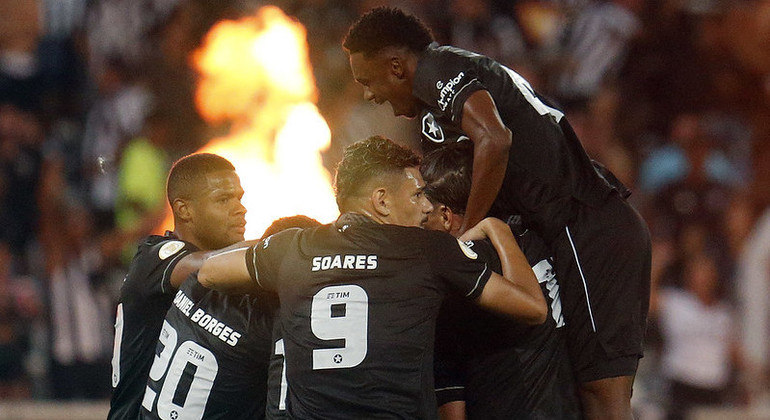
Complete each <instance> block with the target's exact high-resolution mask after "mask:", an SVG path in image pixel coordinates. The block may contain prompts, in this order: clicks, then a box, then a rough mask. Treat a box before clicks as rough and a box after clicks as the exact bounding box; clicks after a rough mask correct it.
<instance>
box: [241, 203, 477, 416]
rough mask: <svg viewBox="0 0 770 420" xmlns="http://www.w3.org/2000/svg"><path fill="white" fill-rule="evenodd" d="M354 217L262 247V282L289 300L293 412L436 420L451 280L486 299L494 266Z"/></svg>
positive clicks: (449, 242)
mask: <svg viewBox="0 0 770 420" xmlns="http://www.w3.org/2000/svg"><path fill="white" fill-rule="evenodd" d="M346 216H350V215H343V216H342V217H341V218H340V220H338V222H337V223H336V224H332V225H326V226H322V227H319V228H315V229H308V230H305V231H294V232H286V233H284V232H282V233H281V234H277V235H275V236H274V237H271V238H268V240H267V241H266V243H265V245H264V249H263V250H261V252H260V250H259V249H257V250H256V251H255V254H256V260H257V263H256V267H257V272H258V273H259V274H258V279H259V281H260V283H262V284H263V287H264V283H265V282H271V283H272V284H274V285H275V287H277V289H278V292H279V295H280V298H281V309H280V313H281V322H282V330H283V334H284V346H285V352H286V363H287V378H288V387H289V392H288V395H289V401H288V410H289V413H290V415H291V416H293V417H297V418H434V417H435V416H436V402H435V395H434V393H433V373H432V363H433V339H434V329H435V320H436V316H437V314H438V309H439V306H440V304H441V300H442V298H443V296H444V294H445V293H446V289H447V286H448V283H452V284H453V285H454V287H457V288H458V290H460V291H461V293H463V294H467V295H469V296H470V297H475V296H477V295H478V293H480V290H479V289H481V288H483V286H484V284H485V282H486V280H487V279H488V277H489V270H488V269H487V268H486V265H485V264H484V263H480V262H477V261H474V259H472V258H470V257H469V256H466V255H463V252H464V251H463V250H462V248H461V247H460V246H458V242H457V241H456V240H455V239H454V238H452V237H451V236H449V235H446V234H443V233H438V232H428V231H424V230H422V229H418V228H407V227H399V226H393V225H379V224H376V223H374V222H372V221H370V220H369V219H366V218H365V217H364V216H360V215H357V216H355V217H348V219H347V221H345V220H346V219H345V218H346ZM343 221H345V222H344V223H343ZM271 248H273V251H272V252H270V251H269V250H270V249H271ZM439 262H442V263H445V264H439ZM469 262H470V264H469ZM463 264H465V265H463ZM461 267H463V268H461ZM462 270H464V271H462ZM445 271H446V272H445ZM450 271H452V272H454V273H455V274H448V272H450ZM453 276H454V277H453ZM270 287H272V285H268V288H270Z"/></svg>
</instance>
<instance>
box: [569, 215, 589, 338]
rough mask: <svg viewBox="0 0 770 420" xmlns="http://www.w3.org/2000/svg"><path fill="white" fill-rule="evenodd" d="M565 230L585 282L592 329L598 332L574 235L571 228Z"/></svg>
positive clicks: (584, 288)
mask: <svg viewBox="0 0 770 420" xmlns="http://www.w3.org/2000/svg"><path fill="white" fill-rule="evenodd" d="M564 228H565V229H566V230H567V238H568V239H569V244H570V245H572V252H573V253H574V254H575V262H576V263H577V267H578V271H579V272H580V279H581V280H583V290H585V292H586V306H588V316H589V317H590V318H591V327H592V328H593V330H594V332H596V323H595V322H594V314H593V312H592V311H591V299H589V298H588V285H587V284H586V278H585V276H584V275H583V268H582V267H581V266H580V260H579V259H578V254H577V249H575V243H574V242H572V235H571V234H570V233H569V226H565V227H564Z"/></svg>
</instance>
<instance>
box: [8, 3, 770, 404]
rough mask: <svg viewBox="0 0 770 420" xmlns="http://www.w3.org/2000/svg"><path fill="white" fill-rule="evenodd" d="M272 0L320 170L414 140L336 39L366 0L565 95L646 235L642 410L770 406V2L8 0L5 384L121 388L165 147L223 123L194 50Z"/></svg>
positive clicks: (167, 157)
mask: <svg viewBox="0 0 770 420" xmlns="http://www.w3.org/2000/svg"><path fill="white" fill-rule="evenodd" d="M267 3H271V4H275V5H278V6H279V7H281V8H282V9H283V10H284V11H285V12H286V13H287V14H289V15H290V16H294V17H295V18H296V19H298V20H299V21H300V22H301V23H302V24H304V25H305V26H306V28H307V36H308V42H309V45H310V59H311V63H312V65H313V70H314V75H315V79H316V83H317V86H318V89H319V100H318V106H319V109H320V110H321V113H322V114H323V115H324V117H325V118H326V119H327V121H328V122H329V125H330V127H331V129H332V133H333V135H332V146H331V148H330V149H329V151H328V152H327V153H326V155H325V156H324V159H325V161H326V163H327V165H328V167H329V168H332V167H333V165H334V163H335V162H336V161H337V160H338V159H339V157H340V156H341V150H342V148H343V147H344V146H346V145H347V144H349V143H351V142H353V141H356V140H359V139H362V138H364V137H367V136H369V135H371V134H373V133H379V134H384V135H386V136H388V137H391V138H393V139H395V140H398V141H402V142H404V143H406V144H407V145H410V146H412V147H417V144H418V143H417V142H418V138H417V133H418V130H417V128H416V127H415V126H414V124H415V123H414V122H413V121H409V120H405V119H395V118H393V117H392V114H391V113H390V109H389V107H375V106H374V105H372V104H368V103H366V102H364V101H363V99H362V93H361V90H360V87H358V86H357V85H356V84H355V83H354V82H353V80H352V78H351V76H350V72H349V68H348V62H347V56H346V55H345V53H344V51H343V50H342V49H341V47H340V41H341V39H342V37H343V36H344V34H345V33H346V31H347V28H348V26H349V25H350V23H351V22H352V21H353V20H354V19H356V17H357V16H359V15H360V14H361V13H362V12H364V11H366V10H369V9H370V8H372V7H374V6H378V5H381V4H390V5H393V6H398V7H401V8H403V9H405V10H407V11H410V12H412V13H414V14H417V15H418V16H420V17H421V18H422V19H423V20H425V21H426V23H428V24H429V26H430V27H431V28H433V30H434V35H435V36H436V38H437V39H438V40H439V41H440V43H442V44H452V45H455V46H458V47H462V48H465V49H469V50H472V51H477V52H480V53H483V54H485V55H488V56H490V57H493V58H495V59H497V60H498V61H500V62H501V63H503V64H505V65H507V66H509V67H511V68H512V69H514V70H515V71H517V72H518V73H520V74H522V75H523V76H524V77H525V78H526V79H528V80H529V81H530V82H531V84H532V85H533V87H535V89H536V90H537V91H538V92H540V93H541V94H544V95H546V96H548V97H550V98H552V99H553V100H555V101H556V103H558V104H560V105H561V108H562V109H564V110H565V111H566V115H567V118H568V119H569V120H570V121H571V123H572V125H573V126H574V128H575V130H576V132H577V134H578V136H579V137H580V138H581V140H582V141H583V144H584V147H585V149H586V151H587V152H588V153H589V154H590V155H591V156H592V157H593V158H595V159H597V160H599V161H601V162H603V163H604V164H605V165H606V166H608V167H609V168H610V169H611V170H612V171H613V172H614V173H615V174H616V175H617V176H618V178H619V179H621V180H622V181H623V182H624V183H626V184H627V185H628V186H629V187H631V189H632V190H633V191H634V194H633V195H632V197H631V199H630V200H631V201H632V203H633V204H634V206H635V207H636V208H637V209H638V210H639V211H640V212H641V213H642V214H643V216H644V217H645V219H646V220H647V222H648V224H649V227H650V231H651V234H652V238H653V293H652V299H651V307H650V323H649V325H650V326H649V328H648V329H649V333H648V338H647V347H648V350H647V352H646V356H645V358H644V359H643V360H642V366H641V368H640V373H639V376H638V378H637V382H636V386H635V397H634V401H635V406H636V408H637V410H638V411H639V413H640V414H641V415H642V416H643V417H645V418H647V416H649V418H656V417H660V416H663V415H664V413H667V415H669V416H671V418H678V417H681V416H683V415H684V413H685V412H686V410H688V409H689V408H690V407H692V406H699V405H703V404H720V405H734V406H745V405H750V404H760V403H762V401H765V402H767V398H768V394H767V389H768V388H770V385H769V384H770V299H768V297H770V124H768V123H767V122H768V121H770V49H769V48H767V46H768V45H770V1H767V0H661V1H650V0H517V1H506V0H421V1H401V0H391V1H382V0H362V1H343V0H277V1H272V2H262V1H253V0H252V1H249V0H223V1H217V2H209V1H204V0H24V1H15V0H0V15H2V16H3V17H4V18H3V19H2V20H0V314H1V315H0V399H23V398H38V399H39V398H56V399H70V398H75V399H79V398H106V397H108V396H109V392H110V390H109V379H108V378H109V372H110V357H111V352H112V325H111V322H112V321H113V320H114V308H115V302H116V299H117V294H118V291H119V288H120V284H121V280H122V278H123V275H124V274H125V267H126V264H127V262H128V261H129V260H130V257H131V255H132V252H133V248H134V247H135V243H136V241H137V240H138V239H139V238H140V237H142V236H144V235H146V234H147V233H148V232H149V231H151V230H152V229H153V227H154V226H157V225H158V223H159V221H160V220H161V219H162V217H163V215H164V211H165V202H164V187H165V185H164V184H165V174H166V172H167V170H168V168H169V166H170V163H171V162H173V160H175V159H176V158H178V157H181V156H182V155H184V154H187V153H190V152H193V151H195V150H196V149H197V148H199V147H200V146H202V145H204V144H205V143H206V140H207V139H210V138H213V137H214V136H215V135H216V134H217V133H219V132H221V131H222V130H223V129H224V128H223V127H220V126H211V125H207V124H206V123H205V122H204V121H203V120H202V119H201V118H200V117H199V116H198V114H197V113H196V110H195V105H194V95H195V80H196V75H195V73H194V71H193V70H192V68H191V67H190V61H189V58H188V57H189V55H190V53H191V52H192V51H193V50H194V49H195V48H197V47H198V46H199V45H200V42H201V39H202V37H203V36H204V35H205V33H206V31H207V30H208V29H209V28H210V27H211V26H212V25H213V24H214V23H216V22H217V21H219V20H221V19H226V18H237V17H241V16H245V15H248V14H251V13H253V12H254V11H255V10H256V9H257V8H258V7H260V6H262V5H265V4H267ZM514 144H515V133H514ZM763 398H764V400H763Z"/></svg>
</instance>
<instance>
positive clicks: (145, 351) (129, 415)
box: [108, 232, 198, 419]
mask: <svg viewBox="0 0 770 420" xmlns="http://www.w3.org/2000/svg"><path fill="white" fill-rule="evenodd" d="M197 250H198V249H197V248H196V247H195V246H194V245H192V244H190V243H187V242H184V241H181V240H179V238H177V237H176V236H174V234H173V233H171V232H166V234H165V235H164V236H158V235H152V236H148V237H147V238H145V239H144V240H142V242H140V244H139V248H138V250H137V252H136V255H134V259H133V261H132V262H131V265H130V266H129V267H128V274H127V275H126V278H125V279H124V281H123V286H122V287H121V289H120V300H119V303H118V309H117V314H116V317H115V344H114V347H113V355H112V387H113V391H112V399H111V401H110V412H109V416H108V418H109V419H135V418H138V416H139V409H140V407H141V403H142V395H144V388H145V385H146V383H147V374H148V373H149V371H150V365H151V364H152V359H153V355H154V354H155V346H156V343H157V342H158V334H160V329H161V326H162V325H163V318H165V317H166V311H168V308H169V306H171V301H172V300H173V299H174V294H175V293H176V288H174V287H173V286H172V285H171V280H170V279H171V272H172V271H173V270H174V267H175V266H176V264H177V263H178V262H179V260H181V259H182V258H184V256H185V255H187V254H189V253H191V252H195V251H197Z"/></svg>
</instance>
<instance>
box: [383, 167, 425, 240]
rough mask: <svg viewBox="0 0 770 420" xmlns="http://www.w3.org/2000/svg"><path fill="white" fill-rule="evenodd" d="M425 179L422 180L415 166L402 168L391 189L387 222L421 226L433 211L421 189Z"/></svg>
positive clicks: (423, 187)
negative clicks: (389, 211) (401, 172)
mask: <svg viewBox="0 0 770 420" xmlns="http://www.w3.org/2000/svg"><path fill="white" fill-rule="evenodd" d="M424 189H425V181H423V180H422V175H420V170H419V169H417V168H406V169H404V173H403V176H401V177H399V180H398V185H396V186H395V188H394V191H393V200H392V202H391V213H390V219H389V221H388V223H391V224H394V225H400V226H414V227H422V226H423V225H424V224H425V222H426V221H427V220H428V214H429V213H430V212H431V211H433V205H432V204H431V203H430V201H429V200H428V198H427V197H425V193H424V192H423V190H424Z"/></svg>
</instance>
